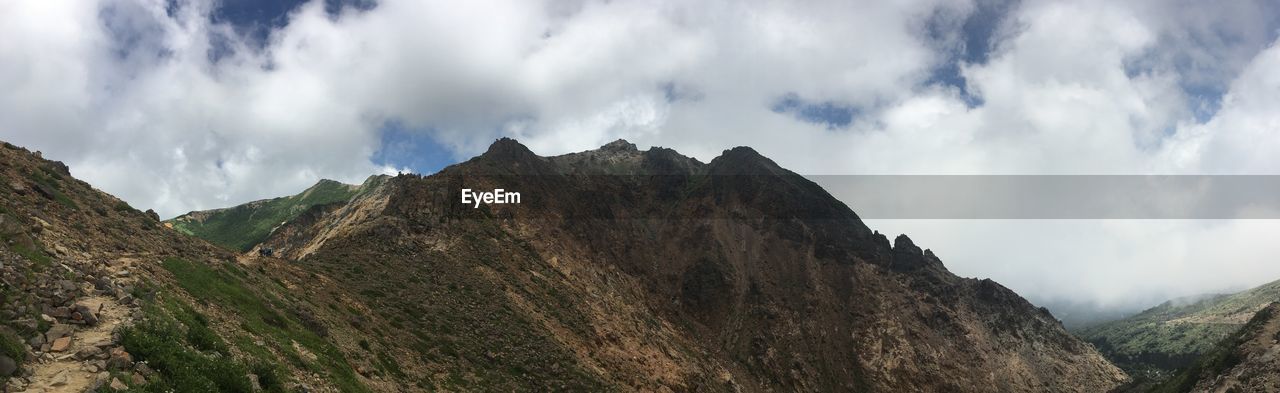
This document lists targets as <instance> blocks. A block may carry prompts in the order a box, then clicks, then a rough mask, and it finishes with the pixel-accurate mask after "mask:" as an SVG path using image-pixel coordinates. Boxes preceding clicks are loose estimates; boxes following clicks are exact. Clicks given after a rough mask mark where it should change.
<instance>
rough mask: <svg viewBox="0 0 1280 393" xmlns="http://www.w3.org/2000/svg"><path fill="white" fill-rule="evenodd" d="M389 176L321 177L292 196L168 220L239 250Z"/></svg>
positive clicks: (177, 227)
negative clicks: (353, 181)
mask: <svg viewBox="0 0 1280 393" xmlns="http://www.w3.org/2000/svg"><path fill="white" fill-rule="evenodd" d="M386 179H387V177H386V176H370V177H369V178H368V179H367V180H365V181H364V183H363V184H360V185H358V186H356V185H348V184H342V183H339V182H336V181H333V180H321V181H320V182H318V183H316V185H314V186H311V188H308V189H306V190H305V191H303V192H301V193H299V194H297V195H292V196H287V197H280V198H273V199H264V200H260V201H254V202H249V203H246V204H243V205H238V206H235V207H231V208H226V209H214V210H203V211H193V212H190V213H187V214H183V215H181V216H178V217H175V218H173V219H170V220H167V221H165V223H166V224H168V225H170V226H172V227H173V229H176V230H178V231H179V232H182V233H185V234H188V235H192V236H196V237H199V238H202V239H205V240H208V241H209V242H211V243H214V244H217V245H221V246H223V247H227V248H229V249H232V250H237V251H247V250H249V249H250V248H253V246H255V245H257V244H258V243H261V242H262V241H263V240H264V239H266V238H267V236H268V235H270V234H271V231H272V230H275V228H276V227H278V226H279V225H280V224H281V223H284V222H286V221H289V220H292V219H294V218H296V217H297V216H298V215H299V214H302V213H303V212H304V211H306V210H307V209H310V208H311V207H313V206H319V205H328V204H334V203H344V202H346V201H349V200H351V198H352V197H354V196H356V195H358V194H359V193H361V192H363V191H364V190H367V189H370V188H372V187H376V186H377V185H378V184H380V183H382V182H383V181H385V180H386Z"/></svg>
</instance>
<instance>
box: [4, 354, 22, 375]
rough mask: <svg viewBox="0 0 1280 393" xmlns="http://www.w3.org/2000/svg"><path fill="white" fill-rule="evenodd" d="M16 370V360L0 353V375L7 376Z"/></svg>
mask: <svg viewBox="0 0 1280 393" xmlns="http://www.w3.org/2000/svg"><path fill="white" fill-rule="evenodd" d="M17 371H18V362H16V361H14V360H13V359H12V358H10V357H8V356H5V355H0V377H8V376H10V375H13V373H14V372H17Z"/></svg>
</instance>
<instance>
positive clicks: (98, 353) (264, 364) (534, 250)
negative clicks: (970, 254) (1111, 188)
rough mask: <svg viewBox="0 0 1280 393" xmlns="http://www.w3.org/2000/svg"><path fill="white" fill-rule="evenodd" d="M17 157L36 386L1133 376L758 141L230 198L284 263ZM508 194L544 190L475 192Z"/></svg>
mask: <svg viewBox="0 0 1280 393" xmlns="http://www.w3.org/2000/svg"><path fill="white" fill-rule="evenodd" d="M0 174H3V178H0V181H3V185H6V187H0V188H2V190H0V194H2V195H0V196H3V199H0V201H3V202H2V203H3V205H0V207H3V209H4V210H3V211H2V212H0V217H3V219H2V220H0V229H2V230H0V234H3V240H4V241H5V244H7V245H8V247H6V248H5V249H2V250H0V261H2V262H3V265H2V266H0V277H2V278H3V279H4V280H3V283H4V287H3V289H4V291H3V293H4V301H3V302H0V317H9V318H0V324H3V325H4V326H5V327H4V328H2V329H0V338H3V340H0V344H2V345H0V382H3V383H5V384H6V385H7V388H8V389H10V390H11V391H17V390H22V389H26V388H33V389H46V390H49V389H53V390H75V391H81V390H83V389H86V388H89V389H92V388H96V387H105V388H111V389H117V388H126V387H130V388H136V389H139V390H145V391H167V390H175V389H178V388H181V390H195V391H255V390H259V389H261V390H264V391H433V390H446V391H530V390H535V391H545V390H556V391H565V390H569V391H600V390H624V391H637V390H642V391H658V390H665V391H777V390H792V391H794V390H818V391H904V390H906V391H977V392H983V391H1090V392H1093V391H1106V390H1108V389H1110V388H1112V387H1114V386H1117V385H1119V384H1121V383H1122V382H1124V381H1125V379H1126V376H1125V374H1124V373H1123V372H1122V371H1121V370H1119V369H1118V368H1116V367H1115V366H1113V365H1111V364H1110V363H1109V362H1107V361H1106V360H1105V359H1104V358H1103V357H1102V356H1101V355H1100V354H1099V353H1098V352H1097V351H1096V350H1095V349H1094V348H1093V347H1092V346H1090V345H1088V344H1086V343H1084V342H1082V341H1080V340H1078V339H1076V338H1075V337H1073V336H1071V335H1070V334H1068V333H1067V332H1066V331H1065V330H1064V329H1063V328H1062V326H1061V324H1060V323H1059V322H1058V321H1057V320H1056V319H1054V318H1053V316H1052V315H1050V314H1049V313H1048V312H1047V311H1045V310H1044V309H1041V308H1037V307H1035V306H1033V305H1031V304H1030V303H1028V302H1027V301H1026V300H1024V299H1023V298H1021V297H1020V296H1018V295H1017V294H1015V293H1013V292H1012V291H1010V290H1008V289H1007V288H1005V287H1003V286H1001V285H999V284H997V283H995V282H993V281H991V280H978V279H968V278H960V277H957V276H955V275H953V274H951V273H950V272H948V271H947V270H946V268H945V267H944V266H943V264H942V262H941V261H940V260H939V259H938V258H937V257H936V256H935V255H933V253H932V252H930V251H928V250H923V249H921V248H920V247H918V246H916V245H915V244H913V242H912V241H911V240H910V239H909V238H907V237H906V236H898V237H897V238H896V239H894V240H893V241H892V242H890V240H889V239H888V238H887V237H885V236H884V235H881V234H879V233H877V232H874V231H872V230H870V229H869V228H867V227H866V226H865V225H864V224H863V223H862V222H861V220H859V219H858V217H857V215H856V214H854V212H853V211H852V210H850V209H849V208H848V207H847V206H845V205H844V204H843V203H840V202H839V201H837V200H836V199H834V198H832V197H831V196H830V195H829V194H827V193H826V192H825V191H824V190H822V189H821V187H819V186H817V185H816V184H814V183H812V182H810V181H808V180H806V179H805V178H803V177H801V176H798V175H796V174H794V173H792V172H790V171H787V170H785V169H783V168H781V167H779V166H778V165H776V164H775V163H774V162H773V161H771V160H769V159H767V158H765V157H763V156H761V155H759V154H757V153H756V152H755V151H753V150H751V149H749V148H742V147H740V148H734V149H730V150H726V151H725V152H724V153H723V154H722V155H721V156H720V157H717V158H716V159H714V160H712V161H711V162H708V163H702V162H699V161H697V160H694V159H692V158H688V157H685V156H682V155H680V154H678V153H676V152H675V151H673V150H670V149H663V148H653V149H649V150H646V151H640V150H638V149H636V147H635V146H634V145H631V144H629V143H626V142H625V141H618V142H614V143H610V144H608V145H606V146H604V147H602V148H600V149H598V150H592V151H587V152H582V153H574V154H568V155H563V156H557V157H541V156H538V155H535V154H533V153H532V152H530V151H529V150H528V149H527V148H525V147H524V146H523V145H520V144H519V143H518V142H516V141H514V140H509V139H502V140H499V141H497V142H495V143H494V144H493V146H491V147H490V148H489V150H488V151H487V152H486V153H484V154H483V155H481V156H479V157H476V158H473V159H472V160H469V161H467V162H464V163H461V164H457V165H454V166H451V167H448V168H446V169H444V170H442V171H441V172H440V173H437V174H435V175H432V176H427V177H422V176H416V175H402V176H397V177H392V178H385V179H383V180H381V181H378V182H376V183H368V182H366V185H367V187H366V188H365V189H364V190H362V191H361V192H357V193H355V194H354V195H352V196H351V197H350V198H349V200H347V201H345V202H341V201H340V202H337V203H317V204H311V205H310V206H309V207H306V208H302V209H300V210H301V212H298V213H297V214H296V215H294V216H293V217H292V218H291V219H286V220H282V221H284V223H283V224H281V223H280V222H277V221H274V220H275V219H274V218H273V219H272V221H250V220H248V219H246V218H245V217H257V215H252V214H250V215H228V216H227V217H239V218H234V219H231V221H235V222H236V224H234V225H232V226H233V227H234V226H248V225H250V223H251V222H257V223H263V222H267V223H271V226H272V227H274V228H275V229H274V230H271V231H269V235H268V236H267V237H266V239H265V240H263V241H262V242H261V244H260V245H258V246H255V247H269V248H271V249H273V250H276V251H277V252H276V253H274V255H276V256H278V257H268V256H262V255H259V254H258V253H256V252H247V253H239V252H238V251H239V250H243V249H244V247H236V248H224V247H220V246H214V245H212V244H210V243H208V242H205V241H203V240H201V239H199V238H197V237H195V236H189V235H187V234H185V233H183V232H181V231H178V230H167V229H165V226H164V225H163V224H162V223H160V222H159V221H158V219H157V218H156V217H155V216H154V214H147V213H144V212H139V211H137V210H135V209H133V208H132V207H130V206H129V205H128V204H126V203H123V202H122V201H120V200H118V199H116V198H114V197H111V196H110V195H107V194H105V193H102V192H100V191H97V190H94V189H93V188H92V187H91V186H89V185H88V184H86V183H84V182H81V181H79V180H75V179H74V178H72V177H71V176H70V172H69V171H68V170H67V168H66V167H65V166H63V165H61V164H59V163H56V162H52V161H47V160H43V159H41V158H40V156H39V154H38V153H31V152H28V151H26V150H24V149H21V148H17V147H13V146H11V145H6V147H5V148H3V149H0ZM498 188H501V189H504V190H506V191H514V192H519V193H520V194H521V197H520V200H521V201H520V203H518V204H514V203H511V204H494V203H491V204H479V205H475V204H466V205H464V204H463V203H461V198H462V196H461V195H460V192H461V190H463V189H471V190H476V191H492V190H495V189H498ZM490 200H491V201H492V200H493V199H490ZM255 219H256V218H255ZM193 233H194V232H193ZM205 233H206V234H208V233H217V231H214V232H205ZM5 321H7V322H5ZM113 332H114V334H113ZM6 359H7V360H8V361H9V362H8V363H6V361H5V360H6ZM9 363H12V366H13V367H12V369H10V367H8V366H9Z"/></svg>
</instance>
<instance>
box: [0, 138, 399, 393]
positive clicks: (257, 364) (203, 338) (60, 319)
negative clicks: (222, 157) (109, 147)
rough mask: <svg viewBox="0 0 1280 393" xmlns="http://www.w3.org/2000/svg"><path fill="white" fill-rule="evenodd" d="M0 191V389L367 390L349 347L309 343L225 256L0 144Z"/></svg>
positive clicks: (294, 316)
mask: <svg viewBox="0 0 1280 393" xmlns="http://www.w3.org/2000/svg"><path fill="white" fill-rule="evenodd" d="M0 185H3V187H0V201H3V203H2V204H0V240H3V243H4V247H0V386H2V389H3V391H6V392H82V391H91V390H98V391H113V390H114V391H123V390H133V391H155V392H160V391H174V390H176V391H214V390H222V391H246V392H247V391H253V390H263V391H285V390H296V391H339V390H343V391H360V390H367V389H369V387H368V386H377V383H376V381H370V380H367V379H363V378H364V377H362V376H360V375H359V374H358V373H357V371H356V369H355V367H354V366H352V365H351V363H348V361H347V358H346V355H345V354H346V353H354V352H344V351H357V350H358V347H357V346H356V345H355V344H354V343H353V344H352V345H351V347H350V348H343V349H339V348H338V347H337V346H336V345H335V344H332V343H331V341H328V340H324V339H322V338H318V337H319V335H318V334H316V333H314V332H312V331H311V330H309V329H307V328H306V327H304V322H302V321H303V320H304V318H305V316H306V315H310V313H309V311H308V310H309V308H308V306H307V305H306V303H305V302H304V301H302V300H300V299H299V298H300V297H301V296H299V295H294V294H291V293H289V292H288V291H287V290H285V289H283V288H280V287H279V286H278V284H274V283H275V282H276V281H274V280H272V279H271V278H269V276H268V275H266V274H265V273H261V272H259V271H255V270H252V269H249V268H248V266H249V265H243V264H239V263H237V256H236V255H235V254H233V253H230V252H227V251H225V250H223V249H221V248H219V247H215V246H213V245H211V244H209V243H207V242H205V241H203V240H200V239H197V238H194V237H190V236H187V235H184V234H181V233H179V232H176V231H172V230H168V229H166V228H165V227H164V226H163V225H162V224H161V223H160V222H159V220H158V217H157V216H156V214H155V213H153V212H150V211H148V212H141V211H137V210H135V209H133V208H132V207H130V206H129V205H128V204H127V203H125V202H123V201H121V200H119V199H117V198H114V197H112V196H110V195H107V194H105V193H102V192H100V191H97V190H95V189H93V188H92V187H91V186H89V185H88V184H86V183H84V182H82V181H79V180H76V179H75V178H73V177H71V175H70V172H69V171H68V168H67V167H66V166H64V165H62V164H60V163H58V162H54V161H47V160H44V159H42V158H41V157H40V154H39V153H38V152H34V153H33V152H30V151H27V150H25V149H22V148H20V147H17V146H13V145H10V144H7V143H6V144H4V146H3V147H2V148H0ZM262 270H263V271H265V268H264V269H262ZM273 271H279V272H281V274H284V273H283V272H287V271H288V269H287V268H282V269H273ZM250 305H252V306H257V307H258V308H257V309H256V311H258V312H259V313H260V314H254V313H252V311H255V309H246V308H245V306H250ZM263 314H266V315H268V317H267V318H266V319H262V315H263ZM264 321H268V322H270V324H268V323H266V322H264ZM351 333H352V332H348V331H341V330H340V329H335V334H351ZM299 354H311V355H312V356H314V357H312V356H305V355H299ZM290 359H294V360H290Z"/></svg>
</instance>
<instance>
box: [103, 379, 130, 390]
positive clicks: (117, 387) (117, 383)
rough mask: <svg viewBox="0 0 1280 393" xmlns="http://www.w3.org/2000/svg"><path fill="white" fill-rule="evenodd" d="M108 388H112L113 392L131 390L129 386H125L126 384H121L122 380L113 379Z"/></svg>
mask: <svg viewBox="0 0 1280 393" xmlns="http://www.w3.org/2000/svg"><path fill="white" fill-rule="evenodd" d="M108 386H110V387H111V390H117V391H119V390H126V389H129V385H125V384H124V382H121V381H120V378H111V385H108Z"/></svg>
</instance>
